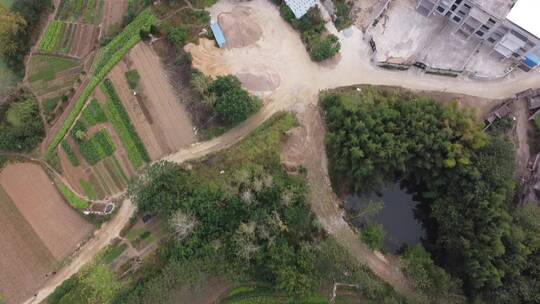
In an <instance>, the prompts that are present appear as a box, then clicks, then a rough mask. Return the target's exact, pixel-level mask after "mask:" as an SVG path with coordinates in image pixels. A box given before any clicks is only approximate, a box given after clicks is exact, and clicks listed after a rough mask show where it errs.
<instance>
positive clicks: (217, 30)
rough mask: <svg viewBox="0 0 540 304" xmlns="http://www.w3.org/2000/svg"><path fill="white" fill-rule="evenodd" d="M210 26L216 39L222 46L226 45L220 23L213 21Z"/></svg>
mask: <svg viewBox="0 0 540 304" xmlns="http://www.w3.org/2000/svg"><path fill="white" fill-rule="evenodd" d="M210 28H211V29H212V33H214V38H215V39H216V42H217V44H218V46H219V47H220V48H222V47H223V46H225V42H226V40H225V36H223V32H222V31H221V27H219V24H218V23H217V22H216V23H211V24H210Z"/></svg>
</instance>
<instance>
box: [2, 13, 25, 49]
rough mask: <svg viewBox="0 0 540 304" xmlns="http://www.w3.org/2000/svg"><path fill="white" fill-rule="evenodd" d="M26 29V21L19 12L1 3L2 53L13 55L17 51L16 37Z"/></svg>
mask: <svg viewBox="0 0 540 304" xmlns="http://www.w3.org/2000/svg"><path fill="white" fill-rule="evenodd" d="M25 29H26V21H25V20H24V18H23V17H21V16H20V15H19V14H17V13H13V12H10V11H9V9H7V8H6V7H4V5H3V4H1V3H0V55H13V54H14V53H15V52H17V41H16V37H17V35H19V34H20V33H21V32H24V31H25Z"/></svg>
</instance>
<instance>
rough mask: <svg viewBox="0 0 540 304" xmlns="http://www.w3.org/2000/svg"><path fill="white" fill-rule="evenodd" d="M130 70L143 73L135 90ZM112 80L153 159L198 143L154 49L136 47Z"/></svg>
mask: <svg viewBox="0 0 540 304" xmlns="http://www.w3.org/2000/svg"><path fill="white" fill-rule="evenodd" d="M129 71H138V72H139V73H140V80H139V82H138V85H137V86H136V87H135V88H133V86H132V85H130V84H129V83H128V79H127V78H126V73H129ZM128 75H129V74H128ZM110 78H111V81H112V83H113V84H114V87H115V88H116V91H117V93H118V96H119V97H120V99H121V100H122V103H123V105H124V107H125V108H126V110H127V113H128V114H129V118H130V119H131V121H133V123H134V126H135V129H136V130H137V133H138V134H140V137H141V139H142V141H143V143H144V145H145V146H146V147H147V149H148V153H149V155H150V158H151V159H152V160H156V159H158V158H160V157H162V156H164V155H166V154H168V153H171V152H173V151H177V150H178V149H180V148H183V147H187V146H189V145H190V144H192V143H194V142H195V135H194V134H193V125H192V123H191V118H190V117H189V115H188V113H187V112H186V110H185V107H184V105H183V104H182V103H181V102H180V101H179V100H178V98H177V97H176V95H175V94H174V90H173V88H172V87H171V85H170V84H169V82H168V80H167V78H166V74H165V71H164V70H163V67H162V65H161V62H160V59H159V57H158V56H157V54H156V53H155V52H154V51H153V50H152V48H151V47H149V46H147V45H145V44H142V43H140V44H138V45H136V46H135V47H134V48H133V49H132V50H131V51H130V52H129V55H128V56H127V57H126V58H125V60H124V61H123V62H120V63H119V64H118V65H117V66H116V67H115V68H114V69H113V70H112V72H111V74H110ZM134 92H137V94H136V95H134Z"/></svg>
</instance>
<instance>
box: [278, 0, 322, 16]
mask: <svg viewBox="0 0 540 304" xmlns="http://www.w3.org/2000/svg"><path fill="white" fill-rule="evenodd" d="M285 3H287V6H288V7H289V8H290V9H291V11H292V12H293V14H294V16H295V17H296V19H300V18H302V16H304V15H305V14H306V13H307V11H308V10H309V9H310V8H312V7H314V6H315V5H317V0H285Z"/></svg>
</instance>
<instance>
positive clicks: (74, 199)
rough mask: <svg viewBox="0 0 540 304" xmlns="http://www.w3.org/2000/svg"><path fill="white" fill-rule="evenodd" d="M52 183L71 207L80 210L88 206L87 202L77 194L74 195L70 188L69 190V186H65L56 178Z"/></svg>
mask: <svg viewBox="0 0 540 304" xmlns="http://www.w3.org/2000/svg"><path fill="white" fill-rule="evenodd" d="M54 184H55V185H56V187H57V188H58V191H60V193H61V194H62V196H63V197H64V198H65V199H66V201H67V202H68V203H69V204H70V205H71V206H72V207H73V208H75V209H77V210H80V211H82V210H84V209H86V208H88V206H89V203H88V202H87V201H85V200H83V199H80V198H79V197H78V196H77V195H75V193H73V192H71V190H69V188H68V187H66V185H64V184H63V183H62V182H61V181H59V180H56V181H55V183H54Z"/></svg>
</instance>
